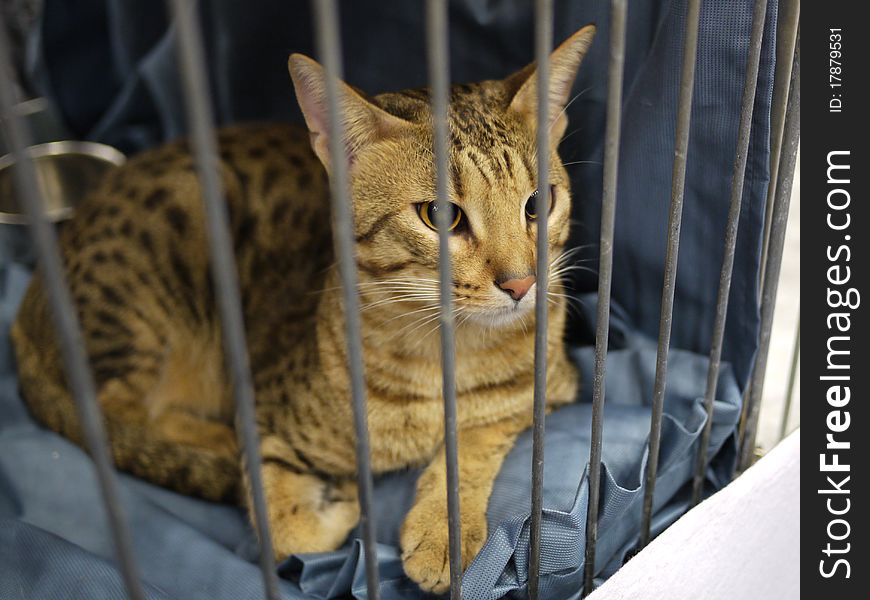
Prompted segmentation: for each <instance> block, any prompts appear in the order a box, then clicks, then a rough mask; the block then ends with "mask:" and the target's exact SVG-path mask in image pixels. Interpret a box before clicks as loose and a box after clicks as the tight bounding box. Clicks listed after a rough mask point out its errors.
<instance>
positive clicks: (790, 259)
mask: <svg viewBox="0 0 870 600" xmlns="http://www.w3.org/2000/svg"><path fill="white" fill-rule="evenodd" d="M800 161H801V155H800V149H798V162H797V166H796V168H795V174H794V175H795V177H794V185H793V187H792V190H791V205H790V206H789V211H788V213H789V214H788V229H786V234H785V249H784V251H783V255H782V273H781V276H780V279H779V290H778V293H777V295H776V309H775V310H774V313H773V332H772V334H771V336H770V354H769V355H768V362H767V374H766V376H765V381H764V394H763V397H762V399H761V414H760V416H759V423H758V437H757V438H756V442H757V445H759V446H761V447H762V449H764V451H767V450H770V449H771V448H773V447H774V446H775V445H776V444H777V442H779V428H780V424H781V423H782V416H783V408H785V393H786V389H787V388H788V374H789V369H790V368H791V353H792V348H793V347H794V336H795V328H796V326H797V319H798V312H799V310H800V300H801V177H800V175H801V162H800ZM792 402H793V404H792V407H791V415H790V416H789V419H788V428H787V429H786V431H791V430H792V429H794V428H795V427H798V426H799V425H800V422H801V386H800V365H798V378H797V381H796V382H795V389H794V400H793V401H792Z"/></svg>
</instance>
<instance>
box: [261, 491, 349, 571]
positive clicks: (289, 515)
mask: <svg viewBox="0 0 870 600" xmlns="http://www.w3.org/2000/svg"><path fill="white" fill-rule="evenodd" d="M310 479H314V478H313V477H311V478H310ZM315 481H316V482H317V483H315V484H314V485H311V486H310V489H307V490H306V489H304V488H303V486H298V487H296V489H295V490H294V491H293V492H294V493H292V494H289V495H287V496H286V497H284V498H283V502H281V501H277V502H276V501H272V502H271V503H270V506H269V520H270V525H271V529H272V547H273V549H274V551H275V556H276V558H277V559H278V560H283V559H284V558H286V557H288V556H290V555H291V554H304V553H309V552H329V551H332V550H335V549H336V548H338V547H339V546H341V545H342V544H343V543H344V541H345V540H346V539H347V536H348V534H349V533H350V532H351V530H352V529H353V528H354V527H356V524H357V523H358V522H359V502H358V500H357V494H356V486H355V485H354V484H352V483H350V482H349V484H348V485H337V486H332V485H331V484H325V483H323V482H322V481H320V480H315ZM295 483H298V482H295ZM306 483H307V482H306ZM300 488H303V489H301V490H300ZM300 492H306V493H300Z"/></svg>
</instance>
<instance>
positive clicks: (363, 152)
mask: <svg viewBox="0 0 870 600" xmlns="http://www.w3.org/2000/svg"><path fill="white" fill-rule="evenodd" d="M594 32H595V29H594V26H591V25H590V26H587V27H585V28H583V29H581V30H580V31H578V32H577V33H575V34H574V35H573V36H571V37H570V38H569V39H568V40H566V41H565V42H564V43H563V44H561V45H560V46H559V47H558V48H556V49H555V50H554V51H553V53H552V56H551V59H550V69H551V71H550V73H551V74H550V86H549V94H548V99H549V123H547V126H548V127H549V128H550V131H551V136H550V137H551V141H552V144H551V147H550V149H549V152H550V181H551V183H552V185H551V189H550V190H536V185H535V180H536V164H537V162H536V134H535V131H536V105H537V91H536V89H537V77H536V70H535V65H534V64H531V65H529V66H527V67H526V68H524V69H522V70H521V71H519V72H517V73H515V74H513V75H511V76H509V77H507V78H506V79H503V80H498V81H484V82H481V83H476V84H466V85H454V86H452V88H451V92H450V94H451V98H450V115H449V126H450V148H449V151H450V161H449V164H450V200H451V202H453V204H452V205H451V213H450V215H451V238H450V252H451V256H452V264H453V298H454V310H455V315H456V321H457V328H456V390H457V398H458V415H459V433H458V436H459V452H460V457H459V469H460V474H459V477H460V503H461V516H462V518H461V528H462V565H463V569H464V568H465V567H467V566H468V564H469V563H470V562H471V560H472V559H473V558H474V556H475V555H476V554H477V552H478V551H479V550H480V548H481V547H482V545H483V543H484V541H485V540H486V536H487V523H486V509H487V501H488V499H489V496H490V493H491V491H492V487H493V481H494V480H495V477H496V475H497V473H498V471H499V468H500V466H501V464H502V461H503V459H504V457H505V455H506V454H507V453H508V451H509V450H510V449H511V447H512V445H513V443H514V441H515V439H516V437H517V435H518V434H519V433H520V432H522V431H523V430H524V429H527V428H528V427H529V426H530V424H531V419H532V396H533V389H534V383H533V379H534V378H533V363H534V304H535V287H536V286H535V260H536V259H535V256H536V246H535V243H536V232H537V226H536V223H537V222H538V221H539V220H540V219H541V218H547V219H548V223H549V252H550V257H551V259H552V262H551V265H552V267H551V275H550V276H551V283H550V289H549V290H548V293H549V295H550V298H549V302H548V311H549V321H548V323H549V325H548V327H549V329H548V336H549V337H548V339H549V344H548V350H547V354H548V359H547V360H548V372H547V399H548V406H549V408H553V407H556V406H559V405H562V404H565V403H567V402H570V401H572V400H573V399H574V398H575V397H576V394H577V389H578V384H579V382H578V374H577V371H576V369H575V367H574V366H573V364H572V363H571V362H570V361H569V360H568V358H567V356H566V352H565V349H564V345H563V342H562V338H563V330H564V324H565V317H566V303H565V295H564V294H562V293H560V292H559V291H558V290H559V289H560V283H559V281H560V277H561V275H562V274H564V272H565V270H566V268H567V266H566V265H567V262H568V257H569V253H567V252H565V251H564V247H565V244H566V241H567V238H568V230H569V217H570V214H571V200H570V189H569V180H568V176H567V173H566V171H565V169H564V167H563V166H562V163H561V161H560V159H559V156H558V152H557V147H558V144H559V141H560V139H561V137H562V136H563V135H564V132H565V127H566V123H567V119H566V117H565V110H564V109H565V107H566V103H567V100H568V97H569V94H570V91H571V87H572V84H573V81H574V78H575V74H576V71H577V69H578V67H579V65H580V63H581V60H582V59H583V57H584V55H585V54H586V51H587V49H588V48H589V46H590V44H591V42H592V39H593V36H594ZM289 69H290V74H291V77H292V80H293V83H294V87H295V91H296V96H297V99H298V101H299V104H300V106H301V108H302V111H303V115H304V118H305V122H306V124H307V132H306V130H305V129H304V128H302V127H296V126H291V125H239V126H231V127H227V128H225V129H222V130H221V131H219V133H218V141H219V151H220V158H221V160H220V165H219V170H220V176H221V178H222V182H223V186H224V189H225V191H226V198H227V203H228V209H229V214H230V221H231V227H232V234H233V240H234V245H235V248H234V250H235V254H236V258H237V265H238V272H239V279H240V285H241V293H242V300H243V307H244V317H245V325H246V328H247V340H248V350H249V353H250V362H251V367H252V374H253V382H254V388H255V396H256V424H257V428H258V431H259V435H260V450H261V453H262V459H263V467H262V468H263V472H262V474H263V481H264V487H265V493H266V499H267V505H268V518H269V522H270V525H271V530H272V539H273V545H274V551H275V554H276V555H277V557H278V558H279V559H280V558H283V557H286V556H288V555H290V554H294V553H302V552H321V551H329V550H333V549H335V548H337V547H338V546H340V545H341V544H342V543H343V542H344V541H345V539H346V537H347V535H348V533H349V532H350V531H351V529H352V528H353V527H354V526H355V525H356V524H357V522H358V520H359V508H358V499H357V489H356V483H355V478H354V475H355V470H356V456H355V454H354V439H355V435H354V429H353V424H352V415H351V403H350V394H349V380H348V372H347V361H346V352H347V351H346V345H345V337H344V329H343V328H344V317H343V311H342V303H341V290H340V283H339V279H338V274H337V268H336V265H335V263H334V258H333V253H332V238H331V227H330V208H329V206H330V203H329V186H328V174H329V173H330V170H331V166H330V165H331V158H330V155H329V152H328V150H327V148H328V145H329V143H328V142H329V133H328V130H327V119H328V109H327V99H326V94H325V76H324V71H323V69H322V68H321V67H320V65H319V64H318V63H316V62H315V61H313V60H312V59H310V58H307V57H305V56H302V55H298V54H294V55H292V56H291V57H290V59H289ZM340 102H341V106H342V108H343V119H344V129H345V132H346V136H345V139H344V145H345V147H346V148H347V152H348V157H349V164H350V184H351V191H352V197H353V216H354V226H355V236H356V239H355V241H356V254H357V261H358V267H359V277H360V282H359V294H360V301H361V305H362V311H361V318H362V333H363V346H364V356H365V372H366V383H367V394H368V425H369V430H370V435H371V460H372V467H373V469H374V471H375V473H383V472H386V471H392V470H396V469H403V468H407V467H422V468H423V472H422V475H421V476H420V478H419V481H418V484H417V490H416V496H415V500H414V504H413V507H412V508H411V509H410V512H409V513H408V515H407V516H406V518H405V521H404V525H403V526H402V529H401V533H400V545H401V549H402V561H403V564H404V568H405V570H406V572H407V574H408V576H409V577H410V578H411V579H413V580H414V581H416V582H417V583H418V584H419V585H420V586H421V587H422V588H423V589H426V590H430V591H433V592H443V591H445V590H446V589H447V587H448V583H449V566H448V561H447V552H448V542H447V518H446V516H447V507H446V484H445V470H446V467H445V459H444V449H443V404H442V397H441V361H440V346H439V332H438V314H439V313H438V310H439V309H438V280H437V268H438V238H437V233H436V231H435V227H434V216H433V215H434V212H433V211H434V205H433V203H432V201H433V199H434V197H435V188H434V181H435V174H434V166H433V159H432V143H433V142H432V133H431V113H430V109H429V102H430V96H429V93H428V91H427V90H425V89H423V90H408V91H402V92H395V93H384V94H380V95H377V96H374V97H368V96H366V95H364V94H363V93H362V92H360V91H358V90H356V89H355V88H352V87H350V86H349V85H347V84H344V83H341V84H340ZM540 193H543V194H546V195H547V197H548V198H549V213H548V215H543V216H542V215H539V214H537V213H536V198H537V195H538V194H540ZM60 233H61V235H60V241H61V247H62V251H63V255H64V260H65V266H66V269H67V273H68V280H69V285H70V286H71V290H72V293H73V297H74V300H75V302H76V305H77V308H78V311H79V316H80V319H81V324H82V329H83V335H84V341H85V345H86V349H87V352H88V354H89V357H90V361H91V365H92V368H93V373H94V377H95V380H96V384H97V389H98V400H99V403H100V405H101V406H102V410H103V412H104V417H105V423H106V427H107V431H108V434H109V438H110V441H111V449H112V453H113V457H114V460H115V463H116V465H117V466H118V467H119V468H120V469H123V470H125V471H128V472H130V473H133V474H135V475H137V476H140V477H143V478H145V479H147V480H150V481H152V482H154V483H157V484H159V485H163V486H167V487H170V488H173V489H175V490H177V491H179V492H182V493H185V494H191V495H196V496H200V497H203V498H206V499H209V500H214V501H238V502H243V503H245V502H248V501H249V497H248V493H247V492H246V489H247V481H246V477H245V473H244V470H243V468H242V466H241V461H240V457H239V448H238V446H237V440H236V435H235V429H234V411H233V402H232V398H231V392H230V382H229V381H228V380H227V376H226V374H225V370H224V362H223V355H222V340H221V330H220V326H219V322H218V318H217V315H216V309H215V291H214V287H213V283H212V280H211V277H210V274H209V265H208V248H207V241H206V237H205V236H206V231H205V225H204V214H203V206H202V201H201V197H200V186H199V182H198V180H197V176H196V173H195V170H194V165H193V161H192V158H191V155H190V151H189V147H188V144H187V143H186V142H185V141H183V140H182V141H176V142H173V143H170V144H168V145H165V146H163V147H160V148H157V149H153V150H149V151H145V152H142V153H141V154H139V155H137V156H135V157H133V158H132V159H131V160H130V161H129V162H128V163H127V164H126V165H125V166H123V167H120V168H118V169H117V170H115V171H113V172H112V173H111V174H110V175H109V176H108V177H106V179H105V180H104V181H103V182H102V183H101V185H100V187H99V189H97V190H96V191H95V192H94V193H93V194H92V195H91V196H90V197H89V198H88V199H87V200H85V201H84V202H83V204H82V205H81V207H80V209H79V210H78V212H77V214H76V216H75V218H74V219H73V220H72V221H71V222H69V223H68V224H66V225H65V226H64V227H63V229H62V230H61V232H60ZM12 336H13V340H14V344H15V350H16V356H17V361H18V369H19V375H20V384H21V390H22V393H23V395H24V397H25V399H26V401H27V403H28V405H29V407H30V409H31V411H32V412H33V414H34V415H35V417H36V418H37V419H38V420H39V421H40V422H42V423H43V424H45V425H46V426H48V427H49V428H51V429H53V430H55V431H57V432H60V433H61V434H63V435H65V436H67V437H69V438H70V439H72V440H73V441H75V442H77V443H82V433H81V431H80V429H79V424H78V419H77V416H76V411H75V407H74V403H73V402H72V399H71V397H70V394H69V392H68V390H67V388H66V384H65V376H64V374H63V371H62V368H61V361H60V359H59V351H58V347H57V342H56V339H55V333H54V330H53V326H52V320H51V319H50V315H49V311H48V307H47V304H46V298H45V292H44V288H43V285H42V283H41V282H40V279H39V277H38V276H37V277H35V278H34V280H33V283H32V284H31V286H30V288H29V289H28V291H27V294H26V297H25V299H24V301H23V304H22V307H21V309H20V312H19V314H18V316H17V319H16V322H15V324H14V327H13V332H12Z"/></svg>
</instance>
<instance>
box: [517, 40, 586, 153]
mask: <svg viewBox="0 0 870 600" xmlns="http://www.w3.org/2000/svg"><path fill="white" fill-rule="evenodd" d="M594 37H595V25H587V26H586V27H584V28H583V29H581V30H580V31H578V32H577V33H575V34H574V35H572V36H571V37H569V38H568V39H567V40H565V41H564V42H562V44H561V45H560V46H559V47H558V48H556V49H555V50H553V52H552V54H550V86H549V95H548V96H549V104H550V109H549V115H550V119H549V127H550V132H551V140H552V142H553V144H554V145H555V144H557V143H558V142H559V140H561V139H562V135H564V133H565V127H567V125H568V118H567V117H566V116H565V105H566V104H567V102H568V95H569V94H570V93H571V87H572V86H573V85H574V78H575V77H576V75H577V69H578V68H579V67H580V63H581V62H582V61H583V57H584V56H586V52H587V51H588V50H589V46H591V45H592V38H594ZM505 85H506V86H507V89H508V93H509V94H511V93H512V94H513V97H512V99H511V103H510V109H511V110H513V111H515V112H517V113H519V114H520V115H521V116H522V117H523V118H524V119H526V120H527V121H528V122H529V123H531V124H532V127H533V128H534V127H535V124H536V123H537V115H538V113H537V106H538V72H537V68H536V65H535V63H532V64H530V65H529V66H527V67H526V68H525V69H523V70H522V71H518V72H517V73H514V74H513V75H511V76H510V77H508V78H507V79H506V80H505Z"/></svg>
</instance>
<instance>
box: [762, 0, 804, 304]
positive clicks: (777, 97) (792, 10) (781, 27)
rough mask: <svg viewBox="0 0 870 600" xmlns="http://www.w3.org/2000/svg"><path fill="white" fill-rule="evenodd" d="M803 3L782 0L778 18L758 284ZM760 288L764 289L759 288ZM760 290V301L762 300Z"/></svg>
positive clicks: (777, 176) (765, 261) (770, 214)
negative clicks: (767, 179) (768, 165)
mask: <svg viewBox="0 0 870 600" xmlns="http://www.w3.org/2000/svg"><path fill="white" fill-rule="evenodd" d="M800 12H801V3H800V0H779V1H778V2H777V13H778V14H777V18H776V67H775V72H774V84H773V98H772V99H771V111H770V185H769V186H768V188H767V199H766V206H767V207H768V209H767V210H766V211H765V214H764V233H763V234H762V238H761V240H762V241H761V268H760V269H759V273H758V281H759V282H763V281H764V273H765V265H766V263H767V260H766V259H767V249H768V247H769V246H770V228H771V224H772V222H773V210H772V208H771V207H772V206H773V202H774V195H775V194H776V180H777V179H778V178H779V157H780V154H781V153H782V136H783V132H784V127H785V116H786V115H785V110H786V105H787V104H788V82H789V80H790V79H791V68H792V60H791V58H792V57H793V56H794V48H795V44H796V43H797V29H798V23H799V22H800ZM759 288H761V286H759ZM760 293H761V292H760V290H759V299H760Z"/></svg>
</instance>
